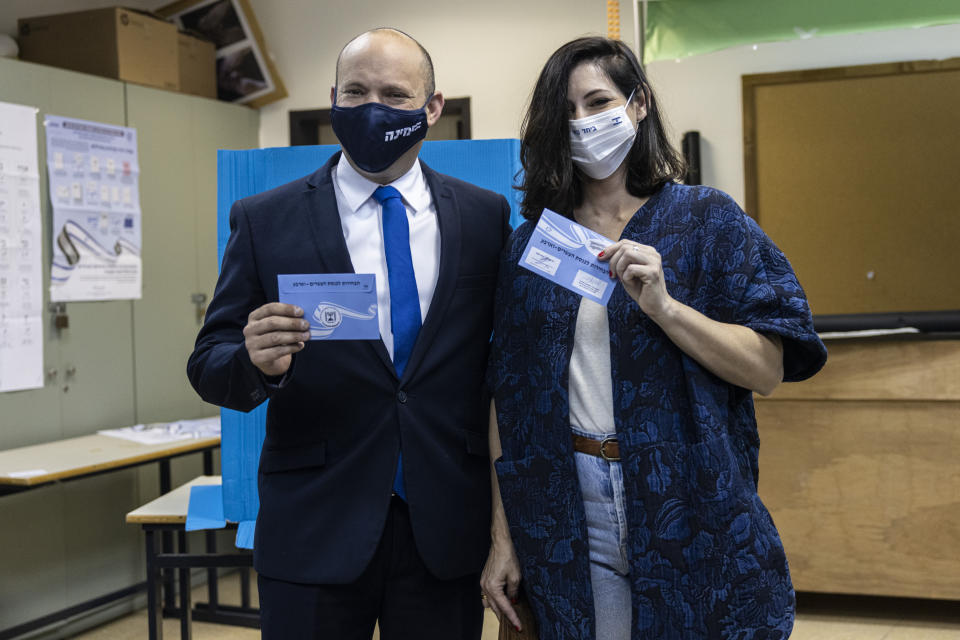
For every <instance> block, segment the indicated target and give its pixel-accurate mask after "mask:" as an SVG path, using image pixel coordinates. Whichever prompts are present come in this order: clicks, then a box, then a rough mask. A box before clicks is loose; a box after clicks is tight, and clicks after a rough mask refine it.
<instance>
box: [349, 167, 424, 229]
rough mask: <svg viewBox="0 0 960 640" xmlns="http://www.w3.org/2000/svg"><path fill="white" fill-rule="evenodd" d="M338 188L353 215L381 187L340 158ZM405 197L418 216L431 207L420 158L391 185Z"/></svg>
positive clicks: (404, 199)
mask: <svg viewBox="0 0 960 640" xmlns="http://www.w3.org/2000/svg"><path fill="white" fill-rule="evenodd" d="M336 172H337V176H336V177H337V186H339V187H340V192H341V193H342V194H343V198H344V200H345V203H346V205H347V206H348V207H349V208H350V212H351V213H356V212H357V210H358V209H359V208H360V207H361V206H363V204H364V203H365V202H366V201H367V200H369V199H370V198H371V197H373V192H374V191H376V190H377V187H379V186H380V185H379V184H377V183H376V182H373V181H372V180H368V179H367V178H365V177H363V176H362V175H360V173H358V172H357V170H356V169H354V168H353V165H351V164H350V163H349V162H348V161H347V159H346V158H344V157H342V156H341V158H340V162H338V163H337V167H336ZM390 186H392V187H394V188H395V189H396V190H397V191H399V192H400V195H401V196H403V201H404V202H405V203H406V204H407V205H409V207H410V208H411V209H412V210H413V214H414V215H416V214H417V213H419V212H420V211H422V210H424V209H426V208H427V207H429V206H430V190H429V189H428V188H427V183H426V179H425V178H424V176H423V170H422V169H421V168H420V159H419V158H418V159H417V161H416V162H414V163H413V166H412V167H410V170H409V171H407V172H406V173H405V174H403V175H402V176H400V177H399V178H397V179H396V180H394V181H393V182H391V183H390Z"/></svg>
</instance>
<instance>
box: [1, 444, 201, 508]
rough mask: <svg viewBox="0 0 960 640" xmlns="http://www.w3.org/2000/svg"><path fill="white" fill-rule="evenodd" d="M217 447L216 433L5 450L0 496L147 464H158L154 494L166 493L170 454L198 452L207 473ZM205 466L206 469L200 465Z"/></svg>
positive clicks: (2, 459)
mask: <svg viewBox="0 0 960 640" xmlns="http://www.w3.org/2000/svg"><path fill="white" fill-rule="evenodd" d="M219 446H220V438H219V437H217V438H202V439H191V440H178V441H176V442H168V443H165V444H140V443H138V442H133V441H131V440H124V439H123V438H115V437H113V436H105V435H102V434H93V435H89V436H80V437H79V438H68V439H66V440H55V441H54V442H46V443H44V444H36V445H33V446H30V447H20V448H18V449H7V450H6V451H0V495H3V494H8V493H16V492H18V491H26V490H28V489H35V488H36V487H39V486H42V485H45V484H50V483H51V482H58V481H61V482H62V481H66V480H75V479H77V478H84V477H87V476H92V475H97V474H100V473H105V472H107V471H118V470H120V469H126V468H128V467H134V466H137V465H141V464H146V463H149V462H159V463H160V493H168V492H169V491H170V459H171V458H176V457H178V456H182V455H186V454H188V453H195V452H202V453H203V454H204V473H205V474H210V473H212V472H213V469H212V467H213V450H214V449H216V448H217V447H219ZM208 461H209V465H208ZM208 466H209V467H210V469H209V470H208V469H207V468H206V467H208ZM11 474H13V475H11ZM23 474H25V475H23Z"/></svg>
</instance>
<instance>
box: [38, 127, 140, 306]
mask: <svg viewBox="0 0 960 640" xmlns="http://www.w3.org/2000/svg"><path fill="white" fill-rule="evenodd" d="M44 126H45V127H46V132H47V158H48V162H47V171H48V175H49V177H50V200H51V202H52V203H53V229H52V235H53V244H52V247H53V251H52V254H51V267H50V300H51V301H53V302H66V301H75V300H130V299H139V298H140V297H141V295H142V280H143V260H142V258H141V247H142V231H141V211H140V187H139V184H140V165H139V160H138V155H137V131H136V129H131V128H129V127H121V126H118V125H111V124H103V123H99V122H89V121H86V120H75V119H72V118H62V117H60V116H49V115H48V116H46V118H45V119H44ZM104 169H105V170H104Z"/></svg>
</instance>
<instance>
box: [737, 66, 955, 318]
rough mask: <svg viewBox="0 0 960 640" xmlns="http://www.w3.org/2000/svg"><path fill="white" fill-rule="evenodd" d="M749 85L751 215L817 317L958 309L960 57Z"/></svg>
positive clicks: (749, 78) (768, 78) (770, 78)
mask: <svg viewBox="0 0 960 640" xmlns="http://www.w3.org/2000/svg"><path fill="white" fill-rule="evenodd" d="M742 84H743V124H744V127H743V131H744V161H745V179H746V208H747V213H749V214H750V215H751V216H753V217H754V218H755V219H756V220H757V222H758V223H759V224H760V226H761V227H762V228H763V229H764V230H765V231H766V232H767V234H768V235H770V237H771V238H772V239H773V240H774V242H776V244H777V245H778V246H779V247H780V248H781V249H782V250H783V251H784V253H785V254H786V255H787V257H788V258H789V259H790V261H791V263H792V264H793V267H794V269H795V271H796V272H797V275H798V276H799V278H800V282H801V284H802V285H803V287H804V289H805V290H806V292H807V296H808V298H809V300H810V305H811V309H812V310H813V313H814V316H815V317H821V316H834V315H842V316H848V315H851V314H857V315H864V314H904V313H917V314H919V315H923V314H939V315H941V316H942V315H943V314H944V313H946V314H947V315H950V316H951V317H952V312H953V311H956V310H960V58H953V59H949V60H941V61H915V62H902V63H891V64H879V65H866V66H856V67H842V68H831V69H815V70H808V71H791V72H785V73H772V74H760V75H746V76H743V83H742ZM955 317H956V319H957V321H960V311H957V313H956V314H955ZM955 328H956V329H960V324H958V326H957V327H955Z"/></svg>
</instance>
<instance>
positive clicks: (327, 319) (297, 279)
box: [277, 273, 380, 340]
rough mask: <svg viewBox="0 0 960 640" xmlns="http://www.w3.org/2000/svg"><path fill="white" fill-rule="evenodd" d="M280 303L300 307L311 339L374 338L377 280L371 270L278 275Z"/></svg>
mask: <svg viewBox="0 0 960 640" xmlns="http://www.w3.org/2000/svg"><path fill="white" fill-rule="evenodd" d="M277 285H278V286H279V289H280V302H284V303H286V304H293V305H296V306H298V307H300V308H301V309H303V317H304V318H305V319H306V320H307V321H308V322H309V323H310V339H311V340H377V339H379V338H380V322H379V320H378V318H377V282H376V276H375V275H373V274H372V273H314V274H280V275H278V276H277Z"/></svg>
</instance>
